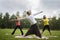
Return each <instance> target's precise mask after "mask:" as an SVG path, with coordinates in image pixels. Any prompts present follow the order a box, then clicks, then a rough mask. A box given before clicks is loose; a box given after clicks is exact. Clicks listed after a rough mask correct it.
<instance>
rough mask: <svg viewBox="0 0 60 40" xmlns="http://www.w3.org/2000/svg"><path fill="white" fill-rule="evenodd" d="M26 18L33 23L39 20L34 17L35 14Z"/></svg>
mask: <svg viewBox="0 0 60 40" xmlns="http://www.w3.org/2000/svg"><path fill="white" fill-rule="evenodd" d="M26 19H27V20H28V21H29V22H30V24H31V25H33V24H36V23H37V21H36V20H35V18H34V17H33V15H30V16H27V17H26Z"/></svg>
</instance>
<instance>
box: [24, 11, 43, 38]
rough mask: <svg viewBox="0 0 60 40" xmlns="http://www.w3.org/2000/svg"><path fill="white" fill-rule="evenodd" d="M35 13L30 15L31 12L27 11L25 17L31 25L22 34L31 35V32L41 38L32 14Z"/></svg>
mask: <svg viewBox="0 0 60 40" xmlns="http://www.w3.org/2000/svg"><path fill="white" fill-rule="evenodd" d="M42 12H43V11H41V12H39V13H37V14H40V13H42ZM37 14H34V15H31V12H29V11H27V15H28V16H27V17H26V19H27V20H28V21H29V22H30V24H31V27H30V28H29V30H28V31H27V33H26V34H25V35H24V36H28V35H31V34H35V35H36V36H38V37H39V38H41V37H42V36H41V33H40V31H39V28H38V26H37V21H36V20H35V18H34V17H33V16H35V15H37Z"/></svg>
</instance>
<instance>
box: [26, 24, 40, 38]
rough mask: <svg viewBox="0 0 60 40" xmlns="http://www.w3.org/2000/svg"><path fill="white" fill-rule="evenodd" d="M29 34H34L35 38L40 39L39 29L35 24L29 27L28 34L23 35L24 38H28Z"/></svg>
mask: <svg viewBox="0 0 60 40" xmlns="http://www.w3.org/2000/svg"><path fill="white" fill-rule="evenodd" d="M30 34H35V35H36V36H38V37H40V38H41V33H40V31H39V28H38V26H37V25H36V24H34V25H32V26H31V27H30V29H29V30H28V32H27V33H26V34H25V36H28V35H30Z"/></svg>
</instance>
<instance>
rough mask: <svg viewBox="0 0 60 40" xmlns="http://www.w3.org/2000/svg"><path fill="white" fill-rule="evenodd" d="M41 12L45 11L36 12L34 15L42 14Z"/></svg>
mask: <svg viewBox="0 0 60 40" xmlns="http://www.w3.org/2000/svg"><path fill="white" fill-rule="evenodd" d="M40 13H43V11H41V12H38V13H36V14H34V16H36V15H38V14H40Z"/></svg>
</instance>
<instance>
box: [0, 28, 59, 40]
mask: <svg viewBox="0 0 60 40" xmlns="http://www.w3.org/2000/svg"><path fill="white" fill-rule="evenodd" d="M13 30H14V29H0V40H46V39H37V38H15V36H19V35H21V33H20V31H19V29H17V30H16V32H15V34H14V35H11V33H12V31H13ZM27 30H28V29H23V32H24V34H25V33H26V32H27ZM40 31H41V32H42V30H40ZM51 32H52V35H49V32H48V31H47V30H45V32H44V33H43V34H42V36H46V37H49V38H48V39H47V40H60V30H51ZM54 36H57V37H54Z"/></svg>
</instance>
